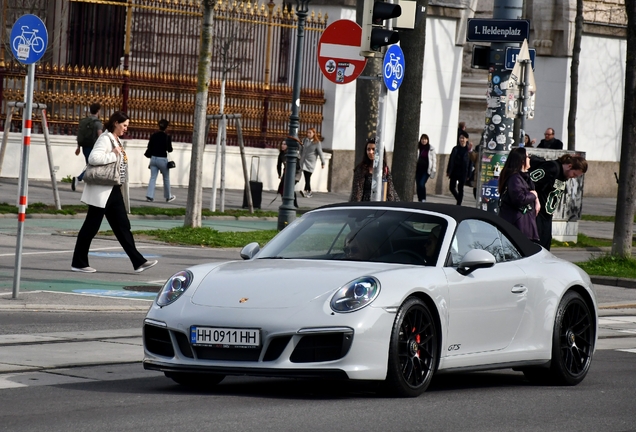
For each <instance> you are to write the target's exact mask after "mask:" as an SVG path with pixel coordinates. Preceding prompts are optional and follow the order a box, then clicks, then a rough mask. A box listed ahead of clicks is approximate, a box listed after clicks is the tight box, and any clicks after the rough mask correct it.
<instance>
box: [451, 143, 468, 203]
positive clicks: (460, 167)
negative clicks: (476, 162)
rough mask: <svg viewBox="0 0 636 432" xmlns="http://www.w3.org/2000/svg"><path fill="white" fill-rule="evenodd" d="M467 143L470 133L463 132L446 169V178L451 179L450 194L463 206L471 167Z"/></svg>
mask: <svg viewBox="0 0 636 432" xmlns="http://www.w3.org/2000/svg"><path fill="white" fill-rule="evenodd" d="M467 143H468V133H467V132H465V131H462V133H460V135H459V138H458V139H457V145H456V146H455V147H453V150H452V151H451V154H450V157H449V158H448V166H447V167H446V176H447V177H448V178H449V179H450V192H451V193H452V194H453V196H454V197H455V199H456V200H457V205H462V200H463V199H464V184H466V179H467V178H468V169H469V167H470V160H469V159H468V147H467V146H466V144H467Z"/></svg>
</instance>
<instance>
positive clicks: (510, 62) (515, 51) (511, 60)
mask: <svg viewBox="0 0 636 432" xmlns="http://www.w3.org/2000/svg"><path fill="white" fill-rule="evenodd" d="M520 51H521V48H511V47H507V48H506V69H508V70H513V69H514V67H515V63H516V62H517V56H518V55H519V52H520ZM528 52H529V53H530V61H531V62H532V70H534V58H535V57H536V55H537V50H536V49H534V48H530V49H529V50H528Z"/></svg>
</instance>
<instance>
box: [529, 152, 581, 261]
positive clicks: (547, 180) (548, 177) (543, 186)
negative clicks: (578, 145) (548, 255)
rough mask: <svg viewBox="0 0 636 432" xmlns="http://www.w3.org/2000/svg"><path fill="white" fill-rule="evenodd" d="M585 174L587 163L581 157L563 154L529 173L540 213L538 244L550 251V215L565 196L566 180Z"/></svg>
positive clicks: (538, 219)
mask: <svg viewBox="0 0 636 432" xmlns="http://www.w3.org/2000/svg"><path fill="white" fill-rule="evenodd" d="M586 172H587V161H586V160H585V158H583V157H582V156H572V155H570V154H564V155H563V156H561V157H560V158H558V159H557V160H552V161H546V162H543V163H542V164H541V165H539V166H538V167H537V168H536V169H535V170H532V171H531V172H530V179H531V180H532V181H533V182H534V185H535V188H536V190H537V194H538V196H539V202H540V203H541V211H539V214H538V215H537V230H538V232H539V244H540V245H541V246H543V247H544V248H546V249H547V250H550V243H551V242H552V215H553V214H554V211H555V210H556V209H557V207H558V206H559V203H560V202H561V199H562V198H563V195H564V194H565V185H566V182H567V180H569V179H571V178H577V177H580V176H582V175H583V174H585V173H586Z"/></svg>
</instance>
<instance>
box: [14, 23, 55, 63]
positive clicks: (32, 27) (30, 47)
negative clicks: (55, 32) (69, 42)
mask: <svg viewBox="0 0 636 432" xmlns="http://www.w3.org/2000/svg"><path fill="white" fill-rule="evenodd" d="M48 43H49V36H48V32H47V31H46V26H45V25H44V22H42V20H41V19H40V18H38V17H37V16H35V15H30V14H29V15H22V16H21V17H20V18H18V20H17V21H16V22H15V24H14V25H13V28H12V29H11V37H10V38H9V45H10V46H11V52H12V53H13V56H14V57H15V58H16V59H17V60H18V61H19V62H20V63H22V64H32V63H35V62H36V61H38V60H40V59H41V58H42V56H43V55H44V52H45V51H46V47H47V45H48Z"/></svg>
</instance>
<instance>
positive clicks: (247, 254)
mask: <svg viewBox="0 0 636 432" xmlns="http://www.w3.org/2000/svg"><path fill="white" fill-rule="evenodd" d="M260 250H261V247H260V246H259V245H258V243H256V242H254V243H250V244H248V245H246V246H245V247H243V249H241V258H243V259H244V260H248V259H252V258H254V255H256V254H257V253H258V252H259V251H260Z"/></svg>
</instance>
